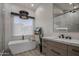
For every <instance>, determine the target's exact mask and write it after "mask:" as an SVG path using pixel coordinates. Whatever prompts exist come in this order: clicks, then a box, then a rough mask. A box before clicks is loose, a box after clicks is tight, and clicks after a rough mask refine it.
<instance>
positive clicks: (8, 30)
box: [4, 3, 34, 49]
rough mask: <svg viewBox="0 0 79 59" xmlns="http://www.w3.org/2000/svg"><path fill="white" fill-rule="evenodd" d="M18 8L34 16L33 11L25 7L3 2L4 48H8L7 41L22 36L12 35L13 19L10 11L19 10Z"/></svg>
mask: <svg viewBox="0 0 79 59" xmlns="http://www.w3.org/2000/svg"><path fill="white" fill-rule="evenodd" d="M20 10H26V11H28V12H29V15H30V16H34V12H33V11H32V10H30V9H27V8H22V7H20V6H16V5H12V4H8V3H6V4H4V14H5V15H4V16H5V49H7V48H8V42H9V41H11V40H18V39H21V38H22V37H14V36H13V35H12V23H13V19H12V17H13V16H11V14H10V12H17V13H18V12H19V11H20Z"/></svg>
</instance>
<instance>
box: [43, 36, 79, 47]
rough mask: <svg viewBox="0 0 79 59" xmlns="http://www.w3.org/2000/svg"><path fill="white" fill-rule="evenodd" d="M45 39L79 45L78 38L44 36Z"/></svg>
mask: <svg viewBox="0 0 79 59" xmlns="http://www.w3.org/2000/svg"><path fill="white" fill-rule="evenodd" d="M43 39H46V40H51V41H55V42H60V43H64V44H67V45H72V46H77V47H79V40H78V39H60V38H57V37H43Z"/></svg>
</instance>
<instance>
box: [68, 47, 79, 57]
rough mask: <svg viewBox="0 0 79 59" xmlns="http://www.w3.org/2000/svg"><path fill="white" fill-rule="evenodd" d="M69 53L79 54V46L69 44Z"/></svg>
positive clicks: (72, 54)
mask: <svg viewBox="0 0 79 59" xmlns="http://www.w3.org/2000/svg"><path fill="white" fill-rule="evenodd" d="M68 55H70V56H79V47H75V46H68Z"/></svg>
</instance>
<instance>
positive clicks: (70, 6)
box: [53, 3, 79, 17]
mask: <svg viewBox="0 0 79 59" xmlns="http://www.w3.org/2000/svg"><path fill="white" fill-rule="evenodd" d="M77 8H79V4H78V3H54V4H53V9H54V10H53V15H54V17H56V16H59V15H62V14H64V13H66V12H68V11H71V10H74V9H77Z"/></svg>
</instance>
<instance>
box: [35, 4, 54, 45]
mask: <svg viewBox="0 0 79 59" xmlns="http://www.w3.org/2000/svg"><path fill="white" fill-rule="evenodd" d="M35 26H36V27H42V29H43V33H44V36H51V35H52V33H53V5H52V4H51V3H50V4H48V3H45V4H40V6H39V7H38V8H37V10H36V11H35ZM35 39H36V41H37V42H38V43H39V42H40V41H39V36H37V35H36V36H35ZM38 43H37V44H38Z"/></svg>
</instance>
